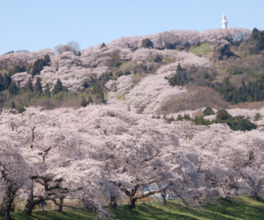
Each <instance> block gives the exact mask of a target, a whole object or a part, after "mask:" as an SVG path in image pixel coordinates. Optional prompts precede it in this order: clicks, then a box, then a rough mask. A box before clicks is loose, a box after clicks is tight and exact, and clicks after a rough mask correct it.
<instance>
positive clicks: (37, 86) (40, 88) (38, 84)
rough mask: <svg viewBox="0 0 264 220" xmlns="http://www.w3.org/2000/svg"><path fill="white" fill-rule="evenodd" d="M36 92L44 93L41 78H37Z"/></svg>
mask: <svg viewBox="0 0 264 220" xmlns="http://www.w3.org/2000/svg"><path fill="white" fill-rule="evenodd" d="M34 92H35V93H38V94H40V95H41V94H42V85H41V78H39V77H38V78H37V81H36V84H35V88H34Z"/></svg>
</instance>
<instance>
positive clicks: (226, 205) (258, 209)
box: [114, 197, 264, 220]
mask: <svg viewBox="0 0 264 220" xmlns="http://www.w3.org/2000/svg"><path fill="white" fill-rule="evenodd" d="M114 214H115V215H116V218H115V219H118V220H121V219H122V220H124V219H126V220H134V219H137V220H153V219H162V220H163V219H164V220H174V219H177V220H180V219H187V220H188V219H189V220H194V219H199V220H212V219H214V220H231V219H232V220H241V219H246V220H251V219H252V220H253V219H255V220H260V219H264V203H263V202H257V201H255V200H253V199H250V198H247V197H240V198H237V199H235V200H233V202H227V201H224V200H219V201H218V202H217V203H216V204H214V205H206V206H204V207H201V208H189V207H186V206H184V205H183V204H182V203H181V202H180V201H177V200H173V201H168V204H167V205H162V204H161V203H159V202H149V203H142V204H139V205H138V206H137V208H136V209H135V210H130V209H129V208H127V206H122V207H120V208H119V209H118V210H116V211H115V212H114Z"/></svg>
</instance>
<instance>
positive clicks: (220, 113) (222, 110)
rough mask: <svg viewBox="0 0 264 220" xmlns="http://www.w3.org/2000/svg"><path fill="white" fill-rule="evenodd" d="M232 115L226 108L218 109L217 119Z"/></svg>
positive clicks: (224, 118)
mask: <svg viewBox="0 0 264 220" xmlns="http://www.w3.org/2000/svg"><path fill="white" fill-rule="evenodd" d="M230 117H232V116H231V115H229V114H228V112H227V111H226V110H225V109H221V110H219V111H217V113H216V119H218V120H221V121H224V120H228V119H229V118H230Z"/></svg>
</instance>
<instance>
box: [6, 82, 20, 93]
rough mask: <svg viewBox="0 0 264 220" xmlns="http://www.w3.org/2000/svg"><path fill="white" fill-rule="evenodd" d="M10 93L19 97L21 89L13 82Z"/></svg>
mask: <svg viewBox="0 0 264 220" xmlns="http://www.w3.org/2000/svg"><path fill="white" fill-rule="evenodd" d="M8 91H9V93H10V94H11V95H17V94H18V93H19V87H18V86H17V85H16V84H15V83H14V82H11V84H10V86H9V88H8Z"/></svg>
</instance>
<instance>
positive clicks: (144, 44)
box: [141, 38, 153, 48]
mask: <svg viewBox="0 0 264 220" xmlns="http://www.w3.org/2000/svg"><path fill="white" fill-rule="evenodd" d="M141 45H142V47H144V48H153V42H152V41H151V40H150V39H149V38H145V39H143V40H142V43H141Z"/></svg>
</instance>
